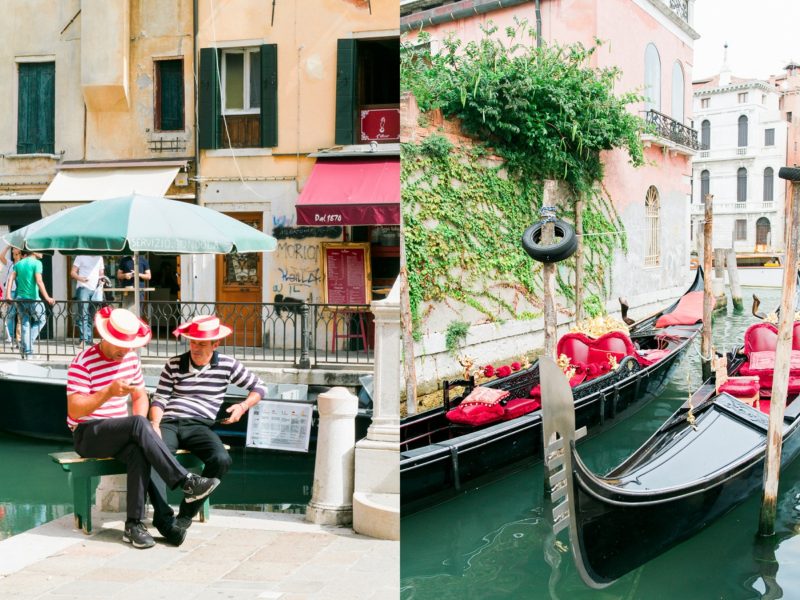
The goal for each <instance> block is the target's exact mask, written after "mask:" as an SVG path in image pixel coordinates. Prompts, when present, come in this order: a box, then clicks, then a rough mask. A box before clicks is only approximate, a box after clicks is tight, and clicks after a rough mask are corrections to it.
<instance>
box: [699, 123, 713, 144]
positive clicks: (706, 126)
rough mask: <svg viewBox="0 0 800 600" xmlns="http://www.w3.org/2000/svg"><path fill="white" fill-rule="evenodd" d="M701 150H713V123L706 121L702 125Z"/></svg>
mask: <svg viewBox="0 0 800 600" xmlns="http://www.w3.org/2000/svg"><path fill="white" fill-rule="evenodd" d="M700 144H701V146H700V149H701V150H708V149H709V148H711V121H709V120H708V119H705V120H704V121H703V122H702V123H701V124H700Z"/></svg>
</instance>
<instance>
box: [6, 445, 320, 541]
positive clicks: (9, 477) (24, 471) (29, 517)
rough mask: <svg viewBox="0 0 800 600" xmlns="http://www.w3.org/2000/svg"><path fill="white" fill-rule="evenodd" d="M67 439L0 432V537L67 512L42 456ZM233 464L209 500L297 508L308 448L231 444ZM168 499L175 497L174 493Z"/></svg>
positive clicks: (67, 496) (54, 468)
mask: <svg viewBox="0 0 800 600" xmlns="http://www.w3.org/2000/svg"><path fill="white" fill-rule="evenodd" d="M72 449H73V448H72V446H71V444H69V443H66V442H65V443H59V442H47V441H41V440H34V439H31V438H26V437H22V436H17V435H13V434H6V433H2V432H0V540H2V539H4V538H7V537H10V536H12V535H15V534H17V533H21V532H23V531H27V530H28V529H32V528H33V527H37V526H39V525H41V524H43V523H46V522H47V521H51V520H53V519H56V518H58V517H61V516H63V515H66V514H69V513H71V512H72V493H71V491H70V487H69V481H68V480H67V473H66V472H64V471H62V470H61V468H60V467H59V466H58V465H57V464H55V463H54V462H53V461H52V460H51V459H50V457H49V456H48V454H49V453H51V452H67V451H71V450H72ZM230 452H231V456H232V458H233V466H232V467H231V470H230V471H229V472H228V474H227V475H226V476H225V479H224V481H223V482H222V484H221V485H220V486H219V488H217V490H216V491H215V492H214V494H213V495H212V497H211V502H212V505H214V506H220V507H225V508H242V509H247V510H256V511H264V512H302V511H303V510H304V508H305V505H306V504H307V503H308V501H309V500H310V499H311V486H312V483H313V481H312V479H313V471H314V459H315V457H314V454H313V453H310V454H302V455H301V454H296V453H288V452H274V451H271V450H261V449H257V448H231V451H230ZM170 500H171V501H172V502H173V503H174V504H177V503H179V502H180V493H179V492H171V493H170Z"/></svg>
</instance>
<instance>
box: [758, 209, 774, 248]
mask: <svg viewBox="0 0 800 600" xmlns="http://www.w3.org/2000/svg"><path fill="white" fill-rule="evenodd" d="M771 230H772V226H771V225H770V222H769V219H768V218H767V217H759V219H758V221H756V251H757V252H758V251H762V252H763V251H764V250H766V249H767V247H768V246H769V244H770V232H771Z"/></svg>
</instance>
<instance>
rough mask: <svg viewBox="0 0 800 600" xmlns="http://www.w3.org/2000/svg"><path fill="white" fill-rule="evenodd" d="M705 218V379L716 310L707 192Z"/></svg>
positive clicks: (702, 343) (711, 221) (710, 201)
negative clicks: (712, 321) (712, 323)
mask: <svg viewBox="0 0 800 600" xmlns="http://www.w3.org/2000/svg"><path fill="white" fill-rule="evenodd" d="M705 201H706V202H705V220H704V221H703V273H704V274H705V277H706V280H705V283H704V285H703V337H702V338H701V341H700V354H701V355H702V357H701V361H700V362H701V368H702V372H703V381H705V380H707V379H708V378H709V377H711V317H712V313H713V311H714V305H715V302H716V300H715V298H714V286H713V284H712V281H713V275H712V273H713V271H712V266H711V265H712V257H713V253H712V249H711V245H712V244H711V242H712V239H711V235H712V232H713V230H714V217H713V214H714V210H713V203H714V196H712V195H711V194H706V198H705Z"/></svg>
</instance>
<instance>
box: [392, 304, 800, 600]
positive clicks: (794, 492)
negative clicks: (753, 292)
mask: <svg viewBox="0 0 800 600" xmlns="http://www.w3.org/2000/svg"><path fill="white" fill-rule="evenodd" d="M779 293H780V290H762V291H760V293H759V295H760V296H761V298H762V300H763V304H762V306H764V307H765V308H766V309H769V310H771V309H772V308H773V307H774V306H776V305H777V304H778V302H779V296H778V294H779ZM753 322H755V318H754V317H753V316H752V315H750V314H744V315H736V316H734V315H732V314H730V313H729V314H728V315H727V316H719V317H717V319H716V321H715V323H714V332H713V339H714V345H715V348H716V349H717V350H718V351H720V352H721V351H726V350H729V349H732V347H733V346H734V345H736V342H737V341H738V340H740V339H741V335H742V333H743V331H744V329H745V328H746V327H747V326H748V325H750V324H751V323H753ZM687 376H689V378H690V380H691V383H690V384H687ZM699 383H700V366H699V341H698V346H697V347H696V348H695V349H692V350H690V352H689V356H687V357H686V360H684V362H683V363H682V364H681V365H680V366H679V367H678V369H676V371H674V376H673V378H672V383H670V385H669V386H668V388H667V390H666V391H665V393H664V394H662V395H661V396H660V397H659V398H657V399H655V400H654V401H652V402H650V403H648V404H646V405H645V406H640V407H639V411H638V412H637V413H636V414H633V415H628V416H627V417H626V418H625V419H622V420H619V421H612V422H610V423H609V424H608V427H607V428H606V429H605V430H603V431H601V432H599V433H597V434H596V435H594V434H593V435H592V436H591V437H589V438H588V439H586V440H583V441H582V442H581V443H580V444H579V446H580V450H581V458H583V459H584V460H585V462H586V463H587V464H588V465H589V467H590V468H592V469H594V470H595V471H598V472H605V471H608V470H609V469H611V468H612V467H614V466H616V464H618V463H619V462H620V461H621V460H622V459H623V458H625V457H626V456H627V455H628V454H630V452H631V451H633V450H634V449H635V448H637V447H638V446H639V445H640V444H642V443H643V442H644V441H645V440H646V439H647V437H649V436H650V434H651V433H652V432H653V431H655V429H656V428H657V427H658V425H660V424H661V423H663V422H664V420H665V419H666V418H667V417H668V416H669V415H671V414H672V413H673V412H674V410H675V409H677V407H678V406H679V405H680V404H681V403H682V402H683V401H684V400H685V399H686V395H687V391H688V389H689V388H694V387H696V386H697V385H698V384H699ZM637 406H638V405H637ZM698 460H702V457H698ZM543 476H544V475H543V468H542V464H541V463H534V464H529V465H526V466H522V467H520V469H519V470H518V471H516V472H514V473H512V474H509V475H507V476H505V477H504V478H503V479H500V480H499V481H495V482H492V483H491V484H486V485H484V486H482V487H479V488H473V489H471V490H469V491H468V492H467V493H465V494H462V495H461V496H459V497H457V498H454V499H452V500H451V501H448V502H445V503H443V504H440V505H438V506H435V507H432V508H430V509H428V510H424V511H421V512H418V513H415V514H412V515H409V516H407V517H404V518H403V519H402V521H401V527H402V530H401V540H402V543H401V597H402V598H403V600H412V599H413V600H445V599H448V598H458V599H464V598H467V599H468V598H475V599H480V600H484V599H498V600H499V599H502V598H532V599H536V598H562V599H570V600H582V599H584V598H591V599H596V598H603V599H609V600H610V599H617V598H625V599H640V598H641V599H648V600H649V599H660V598H665V599H666V598H691V599H694V598H724V599H725V600H736V599H745V598H747V599H751V598H784V597H785V598H789V597H800V592H797V590H800V569H797V568H796V565H797V564H800V536H798V533H800V525H798V522H800V506H799V505H800V483H798V484H795V482H796V481H800V461H795V463H793V464H792V465H791V466H789V467H788V468H786V469H784V471H783V472H782V473H781V481H782V486H781V490H780V493H779V498H778V501H779V505H778V521H777V523H776V535H775V536H773V537H771V538H768V539H766V540H762V539H759V538H758V537H757V536H756V530H757V528H758V513H759V504H760V500H761V499H760V495H759V494H754V495H753V496H752V497H751V498H749V499H748V501H747V502H745V503H744V504H742V505H740V506H738V507H737V508H735V509H734V510H732V511H731V512H730V513H729V514H727V515H725V516H724V517H723V518H722V519H719V520H718V521H716V522H715V523H713V524H712V525H710V526H708V527H707V528H706V529H704V530H703V531H702V532H701V533H700V534H698V535H696V536H694V537H693V538H691V539H689V540H687V541H685V542H684V543H682V544H680V545H678V546H677V547H675V548H673V549H672V550H670V551H669V552H667V553H665V554H664V555H662V556H660V557H658V558H656V559H654V560H652V561H650V562H649V563H648V564H646V565H645V566H644V567H642V568H640V569H638V570H636V571H635V572H633V573H629V574H628V575H626V576H625V577H623V578H621V579H620V580H619V581H618V582H616V583H614V584H613V585H611V586H610V587H608V588H606V589H605V590H601V591H597V590H591V589H589V588H588V587H586V586H585V585H584V584H583V582H582V581H581V579H580V577H579V576H578V574H577V572H576V570H575V566H574V563H573V560H572V556H571V554H570V549H569V536H568V534H567V532H566V531H564V532H561V533H560V534H559V535H558V536H557V537H554V536H553V535H552V533H551V528H550V522H549V517H546V516H544V515H547V514H548V513H547V512H546V511H545V510H544V496H543ZM792 594H794V596H792Z"/></svg>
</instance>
